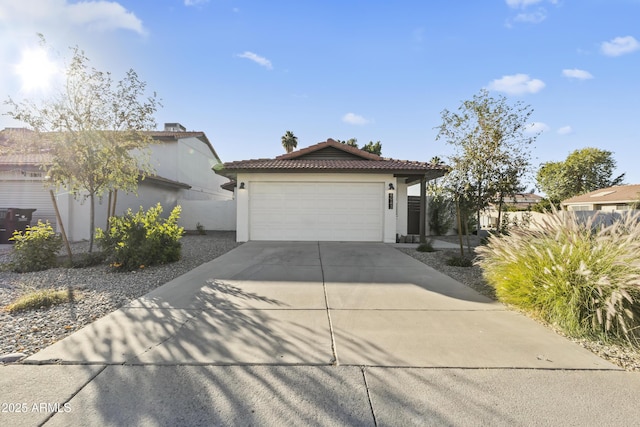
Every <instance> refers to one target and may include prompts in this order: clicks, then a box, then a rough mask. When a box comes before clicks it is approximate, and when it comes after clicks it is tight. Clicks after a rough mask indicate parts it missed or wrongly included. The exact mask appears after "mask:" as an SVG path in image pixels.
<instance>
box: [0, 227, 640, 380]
mask: <svg viewBox="0 0 640 427" xmlns="http://www.w3.org/2000/svg"><path fill="white" fill-rule="evenodd" d="M438 240H444V241H448V242H451V243H457V237H456V236H445V237H438ZM181 241H182V259H181V260H180V261H178V262H175V263H171V264H166V265H161V266H153V267H148V268H145V269H142V270H137V271H134V272H130V273H120V272H114V271H112V270H111V269H110V268H108V267H107V266H104V265H102V266H95V267H89V268H80V269H67V268H56V269H52V270H47V271H40V272H34V273H24V274H17V273H13V272H7V271H0V356H2V355H4V354H9V353H24V354H26V355H31V354H34V353H36V352H38V351H39V350H40V349H42V348H44V347H47V346H49V345H51V344H53V343H54V342H56V341H59V340H61V339H63V338H64V337H66V336H67V335H69V334H71V333H73V332H75V331H77V330H79V329H81V328H82V327H84V326H85V325H87V324H89V323H91V322H93V321H94V320H96V319H98V318H100V317H102V316H105V315H107V314H109V313H111V312H112V311H114V310H117V309H118V308H120V307H121V306H122V305H124V304H125V303H127V302H129V301H131V300H132V299H135V298H138V297H140V296H142V295H144V294H146V293H148V292H150V291H151V290H153V289H155V288H156V287H158V286H160V285H162V284H164V283H166V282H168V281H170V280H172V279H174V278H176V277H178V276H180V275H182V274H184V273H186V272H188V271H189V270H192V269H193V268H195V267H197V266H199V265H201V264H203V263H205V262H208V261H210V260H212V259H214V258H217V257H219V256H220V255H223V254H224V253H226V252H228V251H230V250H231V249H233V248H235V247H237V246H238V245H239V244H238V243H236V241H235V232H220V231H216V232H208V233H207V235H204V236H201V235H186V236H184V237H183V238H182V240H181ZM477 244H478V241H477V239H475V240H473V239H472V240H471V245H472V247H475V246H477ZM87 250H88V244H87V243H86V242H81V243H76V244H74V245H73V253H74V254H75V253H81V252H86V251H87ZM399 250H401V251H402V252H405V253H406V254H408V255H410V256H412V257H413V258H416V259H417V260H419V261H421V262H423V263H425V264H427V265H429V266H430V267H432V268H434V269H436V270H438V271H440V272H442V273H444V274H446V275H448V276H450V277H452V278H454V279H456V280H457V281H459V282H461V283H463V284H465V285H467V286H469V287H471V288H472V289H475V290H476V291H478V292H480V293H481V294H483V295H486V296H488V297H489V298H493V299H495V293H494V292H493V288H492V287H491V286H489V285H487V283H486V282H485V281H484V279H483V278H482V271H481V269H480V268H479V267H477V266H473V267H468V268H464V267H451V266H448V265H446V260H447V259H448V258H449V257H451V256H455V255H458V254H459V251H458V250H438V251H436V252H418V251H416V250H415V249H406V248H404V249H399ZM466 250H467V248H466V241H465V251H466ZM9 254H10V251H9V250H5V251H4V252H0V264H1V263H5V262H7V261H9V259H10V255H9ZM43 288H55V289H65V290H68V289H72V290H73V291H74V295H75V297H74V301H73V302H72V303H65V304H61V305H58V306H53V307H50V308H42V309H39V310H31V311H24V312H19V313H15V314H10V313H8V312H6V311H4V310H2V309H1V308H2V307H4V306H6V305H7V304H9V303H11V302H12V301H14V300H15V299H16V298H17V297H18V296H20V295H21V294H22V293H24V292H27V291H29V290H33V289H43ZM547 326H549V327H550V328H552V326H551V325H547ZM552 329H553V328H552ZM556 332H558V333H559V334H561V335H562V333H561V332H560V331H557V330H556ZM569 339H571V340H572V341H574V342H576V343H578V344H580V345H581V346H583V347H584V348H587V349H588V350H590V351H592V352H594V353H595V354H598V355H599V356H601V357H603V358H604V359H607V360H609V361H611V362H612V363H615V364H617V365H619V366H621V367H623V368H624V369H626V370H629V371H640V351H638V350H634V349H629V348H627V347H622V346H618V345H612V344H608V343H604V342H600V341H591V340H584V339H573V338H569Z"/></svg>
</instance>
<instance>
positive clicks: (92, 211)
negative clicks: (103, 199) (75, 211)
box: [89, 193, 96, 253]
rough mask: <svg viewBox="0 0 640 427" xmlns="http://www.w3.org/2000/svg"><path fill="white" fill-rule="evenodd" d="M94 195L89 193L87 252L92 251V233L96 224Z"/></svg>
mask: <svg viewBox="0 0 640 427" xmlns="http://www.w3.org/2000/svg"><path fill="white" fill-rule="evenodd" d="M95 200H96V198H95V195H94V194H93V193H91V194H90V195H89V201H90V204H91V205H90V206H89V208H90V212H89V216H90V218H89V253H91V252H93V235H94V233H95V230H94V228H95V224H96V216H95V210H96V204H95Z"/></svg>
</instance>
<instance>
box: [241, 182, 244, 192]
mask: <svg viewBox="0 0 640 427" xmlns="http://www.w3.org/2000/svg"><path fill="white" fill-rule="evenodd" d="M240 190H244V182H241V183H240Z"/></svg>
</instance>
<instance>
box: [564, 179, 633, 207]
mask: <svg viewBox="0 0 640 427" xmlns="http://www.w3.org/2000/svg"><path fill="white" fill-rule="evenodd" d="M638 204H640V184H631V185H616V186H613V187H607V188H601V189H599V190H595V191H591V192H589V193H586V194H581V195H578V196H574V197H571V198H569V199H566V200H563V201H562V202H561V203H560V205H561V206H562V208H563V209H565V210H569V211H606V212H615V211H626V210H630V209H636V208H637V206H638Z"/></svg>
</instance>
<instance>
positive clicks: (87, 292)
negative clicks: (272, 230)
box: [0, 231, 239, 356]
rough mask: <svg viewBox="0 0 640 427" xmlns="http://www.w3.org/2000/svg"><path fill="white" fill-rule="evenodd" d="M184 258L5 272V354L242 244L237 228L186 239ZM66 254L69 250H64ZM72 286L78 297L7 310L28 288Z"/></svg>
mask: <svg viewBox="0 0 640 427" xmlns="http://www.w3.org/2000/svg"><path fill="white" fill-rule="evenodd" d="M181 242H182V258H181V259H180V261H178V262H175V263H171V264H165V265H159V266H152V267H148V268H145V269H141V270H137V271H134V272H130V273H124V272H115V271H113V270H112V269H110V268H109V267H108V266H106V265H100V266H95V267H89V268H77V269H72V268H55V269H51V270H46V271H39V272H33V273H23V274H18V273H13V272H7V271H0V356H2V355H6V354H10V353H24V354H26V355H31V354H34V353H36V352H37V351H39V350H40V349H42V348H44V347H47V346H49V345H51V344H53V343H54V342H56V341H59V340H61V339H63V338H64V337H66V336H67V335H69V334H71V333H73V332H75V331H77V330H78V329H81V328H82V327H84V326H85V325H87V324H89V323H91V322H93V321H94V320H96V319H98V318H100V317H102V316H105V315H107V314H109V313H111V312H112V311H114V310H117V309H118V308H120V307H122V306H123V305H124V304H125V303H127V302H129V301H131V300H133V299H135V298H138V297H140V296H142V295H144V294H146V293H148V292H150V291H151V290H153V289H154V288H157V287H158V286H160V285H162V284H164V283H167V282H168V281H170V280H172V279H174V278H176V277H178V276H180V275H182V274H184V273H186V272H188V271H189V270H192V269H193V268H195V267H197V266H199V265H201V264H203V263H205V262H208V261H210V260H212V259H214V258H217V257H219V256H220V255H223V254H224V253H226V252H228V251H230V250H231V249H233V248H235V247H237V246H238V245H239V243H236V241H235V232H224V231H210V232H207V234H206V235H186V236H184V237H183V238H182V239H181ZM86 251H88V243H87V242H80V243H75V244H73V246H72V252H73V253H74V254H77V253H82V252H86ZM3 252H4V253H0V263H5V262H7V261H9V260H10V250H5V251H3ZM61 253H62V254H64V252H61ZM43 288H54V289H65V290H69V289H71V290H73V295H74V301H73V302H70V303H64V304H60V305H57V306H52V307H49V308H41V309H38V310H29V311H22V312H17V313H13V314H12V313H8V312H7V311H5V310H2V307H5V306H6V305H7V304H9V303H11V302H13V301H14V300H15V299H16V298H17V297H18V296H20V295H21V294H23V293H24V292H27V291H29V290H35V289H43Z"/></svg>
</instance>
